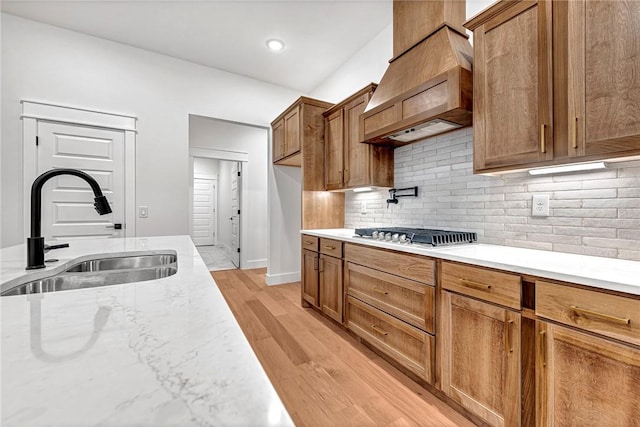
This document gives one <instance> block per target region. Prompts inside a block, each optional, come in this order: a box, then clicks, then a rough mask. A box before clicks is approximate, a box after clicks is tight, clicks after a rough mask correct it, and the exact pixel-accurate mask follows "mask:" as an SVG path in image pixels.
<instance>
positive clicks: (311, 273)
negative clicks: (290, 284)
mask: <svg viewBox="0 0 640 427" xmlns="http://www.w3.org/2000/svg"><path fill="white" fill-rule="evenodd" d="M319 261H320V260H319V255H318V253H317V252H314V251H309V250H306V249H305V250H303V251H302V280H301V288H302V301H303V304H304V302H306V303H308V304H310V305H312V306H314V307H320V298H319V294H320V288H319V279H320V278H319V276H318V269H319Z"/></svg>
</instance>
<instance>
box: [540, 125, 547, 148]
mask: <svg viewBox="0 0 640 427" xmlns="http://www.w3.org/2000/svg"><path fill="white" fill-rule="evenodd" d="M546 129H547V125H545V124H544V123H543V124H541V125H540V152H541V153H546V152H547V144H546V141H545V133H546V132H545V131H546Z"/></svg>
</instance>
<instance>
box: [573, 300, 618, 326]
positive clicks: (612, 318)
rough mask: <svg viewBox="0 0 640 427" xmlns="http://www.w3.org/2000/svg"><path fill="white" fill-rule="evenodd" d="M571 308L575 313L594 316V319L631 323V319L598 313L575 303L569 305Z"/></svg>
mask: <svg viewBox="0 0 640 427" xmlns="http://www.w3.org/2000/svg"><path fill="white" fill-rule="evenodd" d="M571 310H573V311H574V312H575V313H576V314H582V315H584V316H587V317H595V318H596V319H600V320H604V321H609V322H613V323H617V324H619V325H629V324H631V319H629V318H624V317H616V316H612V315H610V314H604V313H598V312H597V311H592V310H587V309H586V308H580V307H576V306H575V305H572V306H571Z"/></svg>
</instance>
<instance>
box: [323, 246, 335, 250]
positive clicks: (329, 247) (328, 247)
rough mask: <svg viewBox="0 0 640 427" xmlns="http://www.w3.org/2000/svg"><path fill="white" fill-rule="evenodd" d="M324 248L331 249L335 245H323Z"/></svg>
mask: <svg viewBox="0 0 640 427" xmlns="http://www.w3.org/2000/svg"><path fill="white" fill-rule="evenodd" d="M324 248H325V249H331V250H334V249H335V248H336V247H335V246H330V245H325V246H324Z"/></svg>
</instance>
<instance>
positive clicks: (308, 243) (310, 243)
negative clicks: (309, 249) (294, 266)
mask: <svg viewBox="0 0 640 427" xmlns="http://www.w3.org/2000/svg"><path fill="white" fill-rule="evenodd" d="M314 243H315V242H304V244H305V245H313V244H314Z"/></svg>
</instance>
